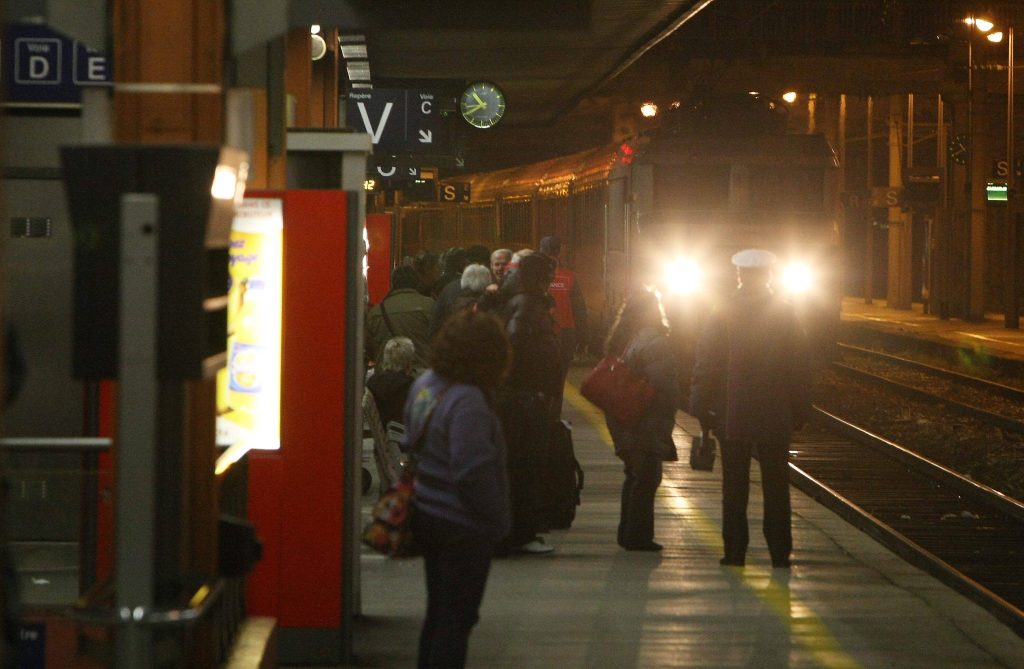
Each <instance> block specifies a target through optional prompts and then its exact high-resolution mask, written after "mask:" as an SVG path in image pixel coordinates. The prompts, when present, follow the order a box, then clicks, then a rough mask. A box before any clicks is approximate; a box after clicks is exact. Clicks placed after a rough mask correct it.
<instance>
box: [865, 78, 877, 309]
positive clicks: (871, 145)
mask: <svg viewBox="0 0 1024 669" xmlns="http://www.w3.org/2000/svg"><path fill="white" fill-rule="evenodd" d="M874 116H875V100H874V98H872V97H871V96H870V95H869V96H868V109H867V131H866V132H867V141H868V147H867V169H866V170H865V174H867V189H866V192H867V193H868V196H869V197H870V195H871V189H872V188H874V186H875V184H874V179H875V176H874V171H875V170H874V162H875V151H874V149H875V142H874V137H873V136H872V135H873V134H874V120H875V119H874ZM864 211H865V212H866V214H867V219H866V220H865V221H864V230H865V237H864V304H871V303H872V302H873V301H874V299H873V298H874V293H875V287H874V283H875V276H874V275H875V214H874V211H873V210H872V209H870V208H868V209H865V210H864Z"/></svg>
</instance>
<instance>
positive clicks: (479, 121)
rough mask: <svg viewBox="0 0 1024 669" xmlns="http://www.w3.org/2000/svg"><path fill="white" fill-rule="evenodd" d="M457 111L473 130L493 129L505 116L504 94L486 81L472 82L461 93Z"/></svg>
mask: <svg viewBox="0 0 1024 669" xmlns="http://www.w3.org/2000/svg"><path fill="white" fill-rule="evenodd" d="M459 111H460V112H461V113H462V118H464V119H465V120H466V123H468V124H470V125H471V126H473V127H475V128H490V127H493V126H494V125H495V124H497V123H498V121H500V120H501V118H502V117H503V116H504V115H505V94H504V93H502V92H501V89H500V88H498V87H497V86H495V85H494V84H492V83H490V82H488V81H477V82H474V83H472V84H470V85H469V86H467V87H466V90H464V91H463V92H462V96H461V97H460V98H459Z"/></svg>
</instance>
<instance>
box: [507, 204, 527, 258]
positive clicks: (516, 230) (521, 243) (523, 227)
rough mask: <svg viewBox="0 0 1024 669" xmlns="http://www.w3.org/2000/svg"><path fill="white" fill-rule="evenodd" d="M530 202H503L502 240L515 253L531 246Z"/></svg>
mask: <svg viewBox="0 0 1024 669" xmlns="http://www.w3.org/2000/svg"><path fill="white" fill-rule="evenodd" d="M531 208H532V204H531V202H530V200H502V202H501V240H502V242H504V243H506V244H508V245H509V247H510V248H512V250H513V251H516V250H519V249H521V248H524V247H528V246H530V244H531V242H530V239H531V238H532V234H531V232H532V229H531V225H530V209H531Z"/></svg>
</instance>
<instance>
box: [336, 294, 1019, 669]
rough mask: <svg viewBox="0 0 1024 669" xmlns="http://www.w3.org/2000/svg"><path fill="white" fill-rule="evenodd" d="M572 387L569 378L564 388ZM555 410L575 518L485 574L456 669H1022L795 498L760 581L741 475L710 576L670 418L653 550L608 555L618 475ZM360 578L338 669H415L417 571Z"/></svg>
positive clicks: (709, 517) (598, 419)
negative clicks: (571, 445) (737, 505)
mask: <svg viewBox="0 0 1024 669" xmlns="http://www.w3.org/2000/svg"><path fill="white" fill-rule="evenodd" d="M865 315H866V314H865ZM585 371H586V370H585V369H584V368H582V367H577V368H574V369H573V370H572V374H571V375H570V381H573V380H575V381H578V380H579V379H580V378H581V377H582V375H583V374H584V373H585ZM566 398H567V403H566V404H567V409H566V412H565V413H566V417H567V418H568V419H569V420H570V421H571V422H572V425H573V428H574V439H575V446H576V454H577V458H578V459H579V460H580V462H581V464H582V466H583V469H584V470H585V472H586V485H585V488H584V490H583V496H582V497H583V501H582V505H581V506H580V507H579V509H578V514H577V517H576V521H575V523H574V524H573V526H572V528H571V529H569V530H566V531H559V532H552V533H550V534H549V535H547V537H546V538H547V541H548V543H550V544H552V545H553V546H554V547H555V552H554V553H552V554H549V555H532V556H516V557H510V558H505V559H498V560H496V561H495V562H494V565H493V568H492V572H491V576H490V580H489V582H488V585H487V592H486V595H485V597H484V603H483V608H482V611H481V620H480V623H479V625H478V626H477V627H476V629H475V630H474V632H473V635H472V637H471V639H470V653H469V666H471V667H486V668H489V669H490V668H499V667H510V668H511V667H515V668H517V669H522V668H529V667H538V668H543V667H554V668H558V669H569V668H572V667H580V668H587V669H593V668H606V667H607V668H626V667H644V668H647V667H702V668H713V667H723V668H725V667H748V668H750V667H757V668H773V667H778V668H782V667H786V668H797V667H830V668H832V667H835V668H840V667H843V668H845V667H920V668H922V669H923V668H926V667H927V668H928V669H935V668H939V667H950V668H952V667H957V668H961V667H972V668H973V669H985V668H996V667H1000V668H1002V667H1022V666H1024V639H1022V638H1020V637H1018V636H1017V635H1016V634H1014V633H1013V632H1012V631H1011V630H1010V629H1008V628H1007V627H1005V626H1004V625H1003V624H1001V623H1000V622H998V621H997V620H996V619H995V618H994V617H993V616H992V615H990V614H989V613H988V612H986V611H984V610H983V609H981V608H980V607H978V606H976V605H975V604H974V603H972V602H971V601H969V600H967V599H966V598H964V597H962V596H961V595H959V594H957V593H956V592H954V591H952V590H950V589H949V588H947V587H946V586H944V585H943V584H941V583H940V582H939V581H937V580H935V579H934V578H932V577H931V576H928V575H927V574H925V573H923V572H921V571H919V570H917V569H915V568H914V567H912V566H910V565H909V564H907V563H906V562H904V561H903V560H902V559H900V558H899V557H897V556H896V555H894V554H892V553H890V552H889V551H888V550H886V549H885V548H883V547H881V546H880V545H878V544H876V543H875V542H874V541H872V540H871V539H869V538H868V537H867V536H866V535H864V534H862V533H861V532H859V531H858V530H856V529H854V528H853V527H851V526H849V525H847V524H846V523H845V522H844V521H843V520H841V519H840V518H839V517H838V516H836V515H834V514H833V513H832V512H830V511H828V510H826V509H825V508H823V507H821V506H819V505H818V504H817V503H816V502H814V501H813V500H811V499H810V498H809V497H806V496H805V495H803V494H802V493H800V492H798V491H796V490H794V491H793V530H794V532H793V535H794V545H795V549H794V554H793V561H794V566H793V567H792V569H791V570H788V571H787V570H773V569H771V564H770V560H769V557H768V553H767V548H766V547H765V544H764V539H763V537H762V536H761V534H760V524H761V498H760V486H759V483H758V474H757V468H756V467H754V468H753V469H754V472H753V479H754V483H753V485H752V489H751V500H750V520H751V546H750V550H749V552H748V555H747V566H746V567H745V568H743V569H737V568H731V567H721V566H719V564H718V558H719V557H720V556H721V553H722V545H721V539H720V522H721V505H720V492H721V480H720V475H721V462H720V461H719V462H716V464H715V471H714V472H711V473H708V472H694V471H692V470H691V469H690V468H689V465H688V463H687V462H686V457H687V454H688V449H689V439H690V435H692V434H694V433H695V431H696V430H697V429H698V426H697V425H696V422H695V421H694V420H693V419H692V418H690V417H689V416H687V415H686V414H684V413H680V414H678V421H677V422H678V426H679V427H678V429H677V431H676V442H677V446H678V449H679V454H680V458H681V461H680V462H678V463H668V464H667V466H666V468H665V478H664V482H663V484H662V487H661V489H660V490H659V493H658V497H657V518H656V540H657V541H659V542H661V543H663V544H664V545H665V549H664V551H663V552H662V553H661V554H652V553H637V552H627V551H624V550H622V549H621V548H619V547H618V546H617V545H616V543H615V528H616V525H617V523H618V513H619V491H620V486H621V483H622V469H621V466H620V463H619V461H618V460H617V459H616V458H615V456H614V454H613V452H612V448H611V444H610V439H609V436H608V433H607V431H606V430H605V428H604V421H603V417H602V415H601V414H600V412H598V411H597V410H596V409H594V408H593V407H592V406H590V405H589V404H588V403H587V402H586V401H585V400H583V399H582V398H581V397H580V396H579V394H578V392H576V391H575V389H574V388H569V389H567V394H566ZM365 503H366V506H367V508H369V505H370V504H371V503H372V495H368V496H367V497H366V498H365ZM361 562H362V564H361V571H362V576H361V578H362V593H361V597H362V615H361V616H360V617H359V619H358V621H357V623H356V627H355V628H354V653H355V657H356V663H355V664H352V665H346V666H359V667H412V666H415V663H416V645H417V639H418V634H419V626H420V624H421V622H422V619H423V614H424V608H425V599H426V595H425V588H424V579H423V565H422V562H421V561H420V560H418V559H406V560H389V559H387V558H384V557H380V556H378V555H376V554H374V553H372V552H364V553H363V556H362V561H361Z"/></svg>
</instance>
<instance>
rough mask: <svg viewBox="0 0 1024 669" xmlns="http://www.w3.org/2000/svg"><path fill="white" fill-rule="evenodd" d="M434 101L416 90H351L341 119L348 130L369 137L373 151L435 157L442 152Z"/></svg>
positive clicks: (433, 96) (436, 98)
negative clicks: (347, 126)
mask: <svg viewBox="0 0 1024 669" xmlns="http://www.w3.org/2000/svg"><path fill="white" fill-rule="evenodd" d="M438 97H439V96H438V95H437V94H436V93H432V92H429V91H420V90H407V89H387V88H374V89H370V90H365V91H363V90H353V91H351V92H350V93H349V94H348V100H347V102H346V103H345V118H346V122H347V123H348V125H349V126H351V127H354V128H358V129H360V130H364V131H366V133H367V134H368V135H370V139H371V141H372V142H373V146H374V149H376V150H380V151H393V152H396V153H439V152H443V151H444V149H443V148H442V144H443V138H442V137H441V134H442V129H443V126H442V123H441V112H440V109H439V108H438Z"/></svg>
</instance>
